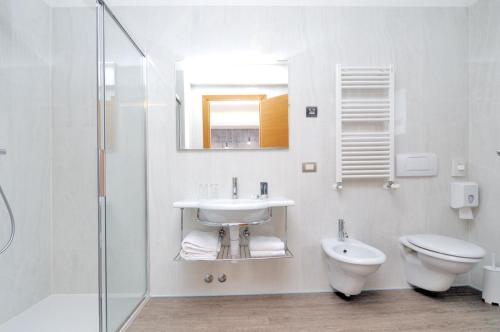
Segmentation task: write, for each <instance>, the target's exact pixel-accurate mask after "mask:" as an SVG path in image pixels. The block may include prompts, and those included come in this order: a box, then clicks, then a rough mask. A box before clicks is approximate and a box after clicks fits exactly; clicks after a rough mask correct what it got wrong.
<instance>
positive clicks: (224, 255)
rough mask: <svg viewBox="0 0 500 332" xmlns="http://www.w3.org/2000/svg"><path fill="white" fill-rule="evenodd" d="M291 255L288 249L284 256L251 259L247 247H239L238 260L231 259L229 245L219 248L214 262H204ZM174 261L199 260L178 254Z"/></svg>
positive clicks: (287, 256)
mask: <svg viewBox="0 0 500 332" xmlns="http://www.w3.org/2000/svg"><path fill="white" fill-rule="evenodd" d="M292 257H293V254H292V252H291V251H290V250H289V249H288V248H285V255H284V256H266V257H252V256H251V255H250V249H248V245H240V257H239V258H231V251H230V248H229V245H223V246H221V249H220V252H219V254H218V255H217V259H215V260H205V262H217V261H247V260H267V259H277V258H292ZM174 260H175V261H185V262H197V261H201V260H191V259H190V260H186V259H184V258H182V257H181V253H180V251H179V253H178V254H177V255H176V256H175V258H174Z"/></svg>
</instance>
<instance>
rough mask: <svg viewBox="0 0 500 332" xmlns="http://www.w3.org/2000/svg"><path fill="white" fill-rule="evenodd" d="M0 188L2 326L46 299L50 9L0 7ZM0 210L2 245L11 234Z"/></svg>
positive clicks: (30, 2)
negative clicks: (0, 197) (1, 193)
mask: <svg viewBox="0 0 500 332" xmlns="http://www.w3.org/2000/svg"><path fill="white" fill-rule="evenodd" d="M0 22H1V23H0V146H2V147H5V148H6V149H7V155H6V156H0V183H1V184H2V186H3V187H4V189H5V193H6V194H7V196H8V198H9V200H10V202H11V205H12V210H13V212H14V215H15V218H16V221H17V229H16V231H17V232H16V238H15V239H14V242H13V244H12V247H11V248H10V249H9V250H8V251H7V252H6V253H5V254H4V255H1V256H0V323H1V322H3V321H5V320H6V319H8V318H9V317H12V316H13V315H15V314H17V313H18V312H20V311H22V310H24V309H26V308H27V307H29V306H31V305H32V304H34V303H35V302H37V301H39V300H41V299H42V298H44V297H45V296H47V295H48V294H49V293H50V275H51V269H50V266H51V247H50V245H51V242H50V237H51V236H50V235H51V234H50V227H51V222H50V212H51V211H50V193H51V173H50V164H51V160H50V154H51V133H50V127H51V117H50V9H49V7H47V5H46V4H45V3H43V2H42V1H39V0H23V1H15V0H6V1H1V2H0ZM9 227H10V224H9V217H8V214H7V211H6V210H5V208H4V205H3V202H1V203H0V243H1V244H0V245H3V244H4V243H5V241H6V240H7V238H8V235H9V232H10V228H9Z"/></svg>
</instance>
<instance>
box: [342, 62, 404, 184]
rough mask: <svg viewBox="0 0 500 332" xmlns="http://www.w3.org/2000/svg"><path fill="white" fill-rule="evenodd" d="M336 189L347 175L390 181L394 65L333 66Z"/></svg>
mask: <svg viewBox="0 0 500 332" xmlns="http://www.w3.org/2000/svg"><path fill="white" fill-rule="evenodd" d="M336 69H337V70H336V185H335V187H336V189H337V190H341V189H342V187H343V183H344V181H346V180H351V179H380V180H386V183H385V185H384V187H385V188H392V189H394V188H397V187H398V186H397V185H396V184H395V183H394V69H393V66H392V65H389V66H379V67H347V66H342V65H340V64H338V65H337V68H336Z"/></svg>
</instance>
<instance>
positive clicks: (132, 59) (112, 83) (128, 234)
mask: <svg viewBox="0 0 500 332" xmlns="http://www.w3.org/2000/svg"><path fill="white" fill-rule="evenodd" d="M98 10H100V15H101V18H102V19H101V24H100V27H99V29H101V30H100V31H101V37H102V38H100V39H101V41H100V42H101V43H102V46H103V48H101V52H100V57H101V58H100V61H99V62H100V75H101V80H100V88H101V89H100V92H101V94H100V109H101V110H103V112H100V144H101V151H100V165H99V166H100V188H99V190H100V209H101V214H100V216H101V238H102V240H101V271H102V274H101V290H102V291H101V297H102V300H101V306H102V311H101V312H102V322H101V328H102V330H105V331H116V330H118V329H119V328H120V327H121V326H122V325H123V324H124V323H125V322H126V321H127V319H128V318H129V316H130V315H131V314H132V313H133V312H134V310H135V309H136V308H137V306H138V305H139V304H140V303H141V302H142V301H143V299H144V298H145V297H146V294H147V289H148V287H147V221H146V220H147V215H146V214H147V212H146V107H145V105H146V85H145V58H144V55H143V54H142V52H141V51H140V50H139V49H138V47H137V46H136V45H135V44H134V42H133V40H132V39H131V38H130V37H129V36H128V34H127V33H126V31H125V30H124V29H123V28H122V26H121V25H120V24H119V22H118V21H117V20H116V19H115V17H114V16H113V15H112V13H111V12H110V11H109V10H108V9H107V7H105V5H103V6H102V7H100V8H99V9H98ZM101 97H102V98H101Z"/></svg>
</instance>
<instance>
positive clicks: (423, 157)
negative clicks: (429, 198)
mask: <svg viewBox="0 0 500 332" xmlns="http://www.w3.org/2000/svg"><path fill="white" fill-rule="evenodd" d="M437 174H438V163H437V156H436V154H434V153H405V154H398V155H397V157H396V176H399V177H415V176H437Z"/></svg>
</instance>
